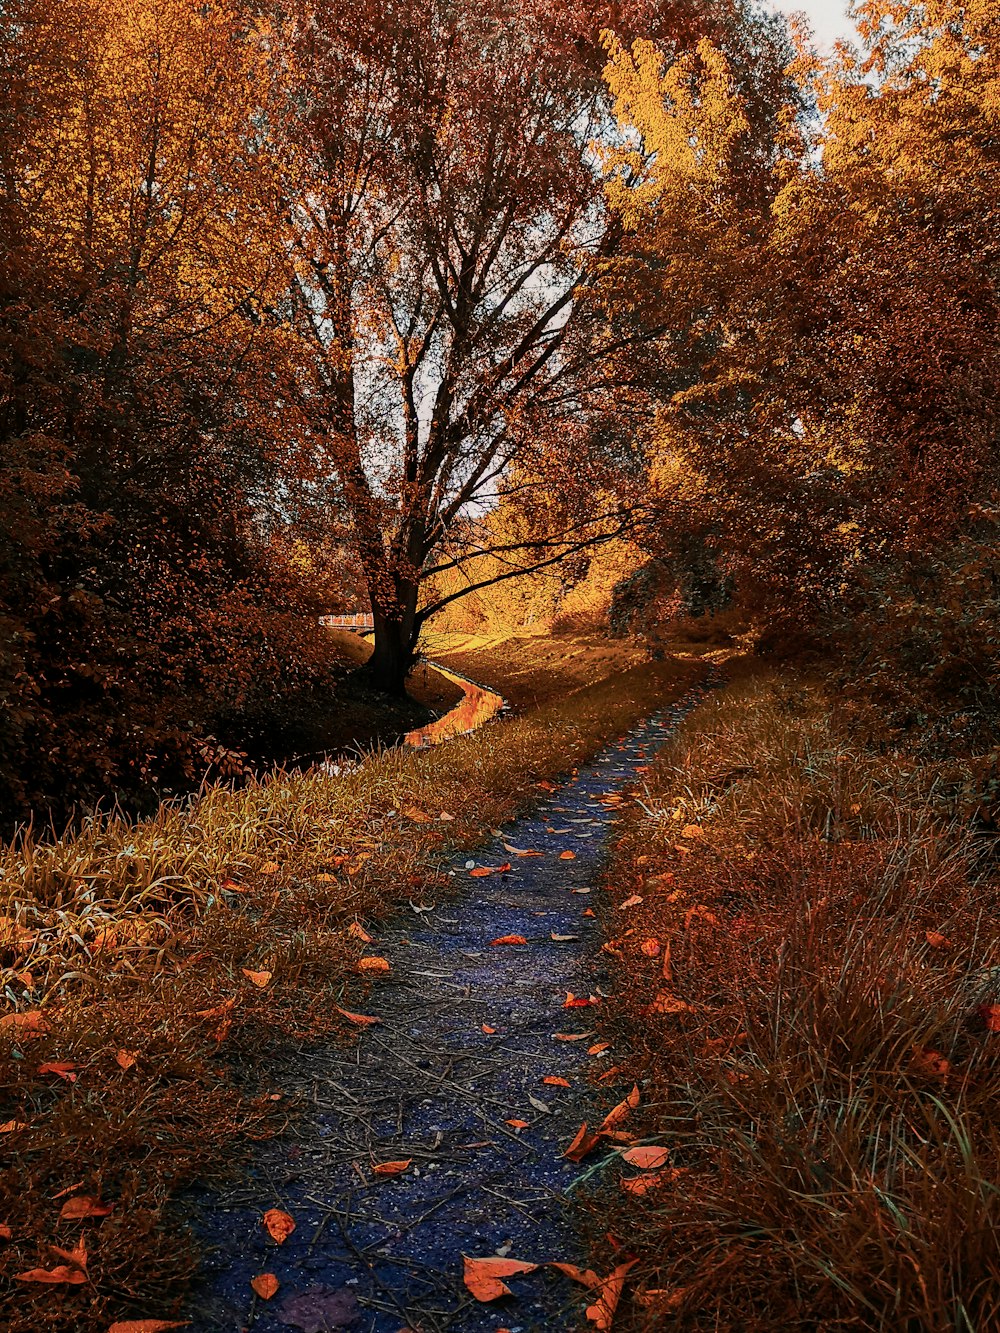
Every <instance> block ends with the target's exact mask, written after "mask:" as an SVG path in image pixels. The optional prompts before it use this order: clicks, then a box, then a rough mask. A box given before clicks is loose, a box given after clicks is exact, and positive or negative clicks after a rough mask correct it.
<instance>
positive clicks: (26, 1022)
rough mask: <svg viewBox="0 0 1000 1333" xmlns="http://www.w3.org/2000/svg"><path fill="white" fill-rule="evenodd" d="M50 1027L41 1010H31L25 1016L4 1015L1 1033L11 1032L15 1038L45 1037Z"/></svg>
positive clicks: (0, 1028)
mask: <svg viewBox="0 0 1000 1333" xmlns="http://www.w3.org/2000/svg"><path fill="white" fill-rule="evenodd" d="M48 1030H49V1025H48V1023H47V1022H46V1021H45V1019H44V1017H43V1016H42V1013H41V1010H39V1009H29V1010H27V1011H26V1012H25V1013H23V1014H4V1016H3V1018H0V1032H9V1033H10V1034H11V1036H14V1037H43V1036H44V1035H45V1033H46V1032H48Z"/></svg>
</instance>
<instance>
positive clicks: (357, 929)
mask: <svg viewBox="0 0 1000 1333" xmlns="http://www.w3.org/2000/svg"><path fill="white" fill-rule="evenodd" d="M347 933H348V935H351V936H353V938H354V939H356V940H360V941H361V943H362V944H371V942H372V937H371V936H370V935H369V934H368V932H367V930H365V928H364V926H362V925H361V923H360V922H358V921H352V922H351V924H350V925H349V926H348V927H347Z"/></svg>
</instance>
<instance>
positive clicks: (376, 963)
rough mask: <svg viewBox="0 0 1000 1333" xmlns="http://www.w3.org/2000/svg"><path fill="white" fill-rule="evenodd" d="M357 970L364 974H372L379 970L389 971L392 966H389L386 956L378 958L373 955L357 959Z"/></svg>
mask: <svg viewBox="0 0 1000 1333" xmlns="http://www.w3.org/2000/svg"><path fill="white" fill-rule="evenodd" d="M358 971H359V972H362V973H364V974H365V975H366V976H374V975H375V974H376V973H380V972H391V971H392V968H391V967H390V966H389V960H388V958H378V957H375V956H374V955H373V956H372V957H370V958H359V959H358Z"/></svg>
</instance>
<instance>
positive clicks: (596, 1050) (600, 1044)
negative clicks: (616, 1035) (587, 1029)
mask: <svg viewBox="0 0 1000 1333" xmlns="http://www.w3.org/2000/svg"><path fill="white" fill-rule="evenodd" d="M610 1045H611V1043H610V1041H595V1042H594V1044H593V1046H588V1047H587V1054H588V1055H600V1054H601V1052H602V1051H606V1050H607V1049H608V1047H609V1046H610Z"/></svg>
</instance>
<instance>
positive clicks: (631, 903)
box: [618, 893, 642, 908]
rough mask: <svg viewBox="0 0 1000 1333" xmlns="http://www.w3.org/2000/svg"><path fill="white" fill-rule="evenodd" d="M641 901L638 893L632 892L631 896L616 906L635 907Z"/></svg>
mask: <svg viewBox="0 0 1000 1333" xmlns="http://www.w3.org/2000/svg"><path fill="white" fill-rule="evenodd" d="M641 902H642V899H641V898H640V897H639V895H638V894H637V893H633V894H632V897H631V898H626V899H625V901H624V902H623V903H619V904H618V906H619V907H622V908H625V907H637V906H638V905H639V903H641Z"/></svg>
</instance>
